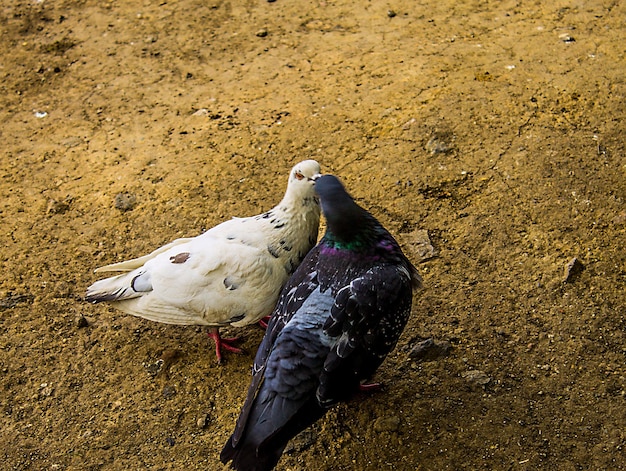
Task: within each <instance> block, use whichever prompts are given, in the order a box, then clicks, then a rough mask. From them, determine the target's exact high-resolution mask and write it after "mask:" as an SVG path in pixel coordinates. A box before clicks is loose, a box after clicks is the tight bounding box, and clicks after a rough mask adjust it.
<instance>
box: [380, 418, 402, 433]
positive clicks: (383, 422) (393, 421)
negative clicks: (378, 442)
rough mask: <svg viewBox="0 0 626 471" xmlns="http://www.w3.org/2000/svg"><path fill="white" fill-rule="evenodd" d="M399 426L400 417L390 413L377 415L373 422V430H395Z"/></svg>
mask: <svg viewBox="0 0 626 471" xmlns="http://www.w3.org/2000/svg"><path fill="white" fill-rule="evenodd" d="M399 428H400V417H398V416H397V415H392V416H388V417H379V418H377V419H376V421H375V422H374V431H375V432H379V433H380V432H397V431H398V429H399Z"/></svg>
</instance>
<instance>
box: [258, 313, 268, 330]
mask: <svg viewBox="0 0 626 471" xmlns="http://www.w3.org/2000/svg"><path fill="white" fill-rule="evenodd" d="M269 321H270V316H265V317H264V318H262V319H261V320H260V321H259V325H260V326H261V328H262V329H264V330H267V324H268V323H269Z"/></svg>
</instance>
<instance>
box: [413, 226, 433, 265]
mask: <svg viewBox="0 0 626 471" xmlns="http://www.w3.org/2000/svg"><path fill="white" fill-rule="evenodd" d="M405 240H406V242H407V244H408V245H410V246H411V247H412V249H413V250H412V252H413V253H414V254H415V255H416V256H417V259H418V261H419V262H424V261H426V260H430V259H431V258H434V257H436V256H437V255H439V254H438V253H437V251H436V250H435V248H434V247H433V244H432V243H431V241H430V237H428V231H427V230H426V229H416V230H414V231H413V232H411V233H409V234H407V235H406V236H405Z"/></svg>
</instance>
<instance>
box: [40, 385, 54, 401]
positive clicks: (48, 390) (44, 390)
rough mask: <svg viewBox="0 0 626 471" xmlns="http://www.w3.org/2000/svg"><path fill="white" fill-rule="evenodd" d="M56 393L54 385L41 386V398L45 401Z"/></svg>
mask: <svg viewBox="0 0 626 471" xmlns="http://www.w3.org/2000/svg"><path fill="white" fill-rule="evenodd" d="M53 393H54V388H53V387H52V384H48V383H41V384H40V385H39V397H40V398H41V399H43V398H44V397H50V396H52V394H53Z"/></svg>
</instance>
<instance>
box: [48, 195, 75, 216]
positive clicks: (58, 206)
mask: <svg viewBox="0 0 626 471" xmlns="http://www.w3.org/2000/svg"><path fill="white" fill-rule="evenodd" d="M71 201H72V200H71V198H66V199H65V201H57V200H55V199H53V198H51V199H50V200H48V208H47V209H46V213H48V214H63V213H65V212H66V211H67V210H68V209H70V203H71Z"/></svg>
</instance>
